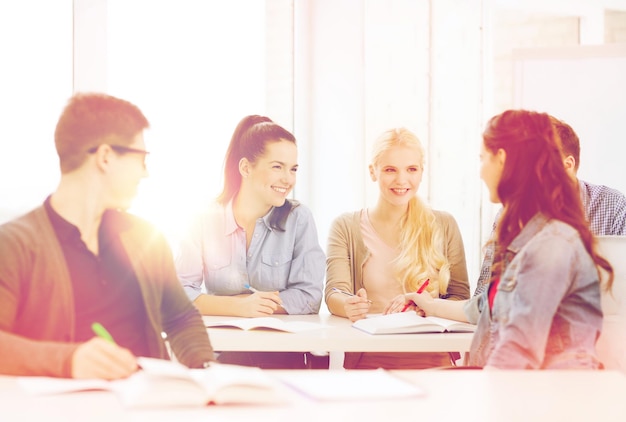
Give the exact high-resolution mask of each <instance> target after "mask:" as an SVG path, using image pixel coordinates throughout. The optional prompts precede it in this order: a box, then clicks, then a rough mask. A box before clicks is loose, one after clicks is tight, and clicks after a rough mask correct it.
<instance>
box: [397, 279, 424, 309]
mask: <svg viewBox="0 0 626 422" xmlns="http://www.w3.org/2000/svg"><path fill="white" fill-rule="evenodd" d="M428 283H430V279H429V278H427V279H426V281H425V282H423V283H422V285H421V286H420V288H419V289H417V292H415V293H417V294H420V293H422V292H423V291H424V289H425V288H426V287H428ZM411 302H412V301H411V300H409V301H408V302H407V303H406V305H404V308H402V310H401V311H400V312H404V311H406V310H407V309H409V306H411Z"/></svg>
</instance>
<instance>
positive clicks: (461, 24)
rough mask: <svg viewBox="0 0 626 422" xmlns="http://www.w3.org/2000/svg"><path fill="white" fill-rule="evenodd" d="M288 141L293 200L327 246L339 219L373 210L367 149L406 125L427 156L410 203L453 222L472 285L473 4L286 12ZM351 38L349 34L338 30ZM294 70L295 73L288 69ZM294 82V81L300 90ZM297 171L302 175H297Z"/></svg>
mask: <svg viewBox="0 0 626 422" xmlns="http://www.w3.org/2000/svg"><path fill="white" fill-rule="evenodd" d="M295 5H296V17H297V20H296V27H298V26H299V25H302V26H304V27H306V28H308V29H307V30H306V31H304V34H302V33H298V35H301V36H304V37H305V40H306V42H302V43H301V44H296V56H297V57H298V61H302V62H304V63H307V65H308V69H310V71H309V72H304V73H303V74H302V75H300V74H299V73H296V75H295V77H296V86H297V87H298V90H297V92H296V102H295V104H296V111H297V113H298V116H299V119H297V120H296V122H297V124H296V126H295V130H296V136H297V137H298V139H299V140H300V145H301V150H302V145H303V143H302V139H303V138H304V139H305V140H306V142H305V145H306V148H305V149H304V151H303V152H301V155H302V156H304V157H305V158H304V160H305V163H306V165H307V166H309V165H310V166H311V168H310V169H309V170H308V172H307V173H305V174H304V177H301V176H303V175H301V176H299V177H301V178H300V179H299V181H298V188H297V196H298V197H299V198H301V199H302V200H303V201H304V202H305V203H306V204H307V205H309V206H310V207H311V208H312V209H313V212H314V214H315V216H316V221H317V224H318V228H319V232H320V238H321V239H322V241H323V242H325V239H326V236H327V234H328V229H329V226H330V223H331V222H332V220H333V219H334V218H335V217H336V216H337V215H339V214H341V213H342V212H346V211H352V210H356V209H360V208H362V207H364V206H368V205H371V204H373V203H374V202H375V201H376V199H377V197H378V191H377V187H376V185H375V184H374V183H373V182H371V180H370V178H369V177H368V175H367V164H368V163H369V154H370V149H371V145H372V143H373V141H374V140H375V138H376V137H377V136H378V135H379V134H380V133H381V132H383V131H384V130H387V129H389V128H392V127H397V126H405V127H407V128H409V129H410V130H412V131H413V132H415V133H416V134H417V136H418V137H419V138H420V139H421V141H422V142H423V144H424V146H425V148H426V150H427V152H428V157H427V160H426V161H427V163H426V171H425V177H424V181H423V182H422V187H421V188H420V195H421V196H422V197H423V198H424V199H426V200H427V201H429V202H430V203H431V204H432V205H433V207H434V208H437V209H443V210H446V211H448V212H450V213H452V214H453V215H454V216H455V218H456V219H457V221H458V223H459V225H460V227H461V231H462V234H463V237H464V240H465V244H466V250H467V255H468V266H469V270H470V280H474V279H475V278H476V277H477V273H478V267H479V264H480V256H481V252H480V249H481V246H480V245H481V239H480V231H481V230H480V228H481V225H480V208H481V183H480V179H479V176H478V154H479V146H480V139H481V138H480V133H481V131H482V123H483V111H482V98H483V90H484V82H483V79H482V78H483V72H482V71H483V69H482V66H483V49H484V46H483V43H484V39H483V32H482V31H481V22H482V20H483V13H484V12H483V9H482V7H483V2H482V1H480V0H472V1H458V0H438V1H429V0H421V1H420V0H417V1H416V0H393V1H380V0H370V1H364V2H360V1H353V0H315V1H304V2H300V1H298V2H296V3H295ZM346 28H350V30H346ZM296 69H297V70H298V68H296ZM303 79H304V80H303ZM305 167H306V166H305Z"/></svg>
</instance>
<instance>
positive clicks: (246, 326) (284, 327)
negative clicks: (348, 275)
mask: <svg viewBox="0 0 626 422" xmlns="http://www.w3.org/2000/svg"><path fill="white" fill-rule="evenodd" d="M205 325H206V326H207V327H231V328H241V329H242V330H259V329H261V330H262V329H266V330H278V331H285V332H289V333H298V332H301V331H308V330H316V329H320V328H324V325H322V324H318V323H315V322H309V321H283V320H282V319H278V318H274V317H258V318H238V319H230V320H227V321H206V320H205Z"/></svg>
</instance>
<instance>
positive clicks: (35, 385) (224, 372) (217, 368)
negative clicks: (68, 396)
mask: <svg viewBox="0 0 626 422" xmlns="http://www.w3.org/2000/svg"><path fill="white" fill-rule="evenodd" d="M137 361H138V363H139V366H140V367H141V368H142V369H141V370H139V371H138V372H136V373H135V374H133V375H131V376H130V377H129V378H126V379H122V380H116V381H106V380H101V379H88V380H82V379H67V378H49V377H20V378H19V379H18V383H19V384H20V385H21V387H22V388H23V389H24V390H25V391H27V392H29V393H32V394H61V393H71V392H78V391H88V390H107V391H112V392H114V393H115V394H116V395H117V396H118V397H119V399H120V401H121V402H122V404H123V405H125V406H126V407H130V408H145V407H169V406H204V405H207V404H210V403H214V404H272V403H284V402H285V401H288V399H287V397H285V396H284V394H280V392H279V389H278V387H279V386H280V383H278V382H277V381H276V380H275V379H274V378H272V377H270V376H269V375H268V374H267V373H265V372H263V371H262V370H261V369H259V368H255V367H248V366H238V365H224V364H218V363H214V364H211V366H210V367H209V368H207V369H189V368H187V367H186V366H184V365H181V364H179V363H177V362H174V361H169V360H161V359H152V358H138V359H137Z"/></svg>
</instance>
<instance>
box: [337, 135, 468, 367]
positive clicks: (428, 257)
mask: <svg viewBox="0 0 626 422" xmlns="http://www.w3.org/2000/svg"><path fill="white" fill-rule="evenodd" d="M423 171H424V149H423V147H422V145H421V143H420V142H419V140H418V139H417V137H416V136H415V135H414V134H413V133H412V132H410V131H409V130H407V129H404V128H399V129H392V130H389V131H387V132H385V133H383V134H382V135H381V136H380V137H379V138H378V139H377V140H376V142H375V145H374V150H373V154H372V161H371V164H370V166H369V173H370V177H371V179H372V181H373V182H375V183H377V184H378V187H379V190H380V193H379V197H378V201H377V203H376V205H375V206H373V207H370V208H364V209H362V210H359V211H356V212H350V213H346V214H343V215H341V216H339V217H338V218H337V219H335V221H334V222H333V224H332V226H331V231H330V235H329V239H328V248H327V261H326V288H325V300H326V304H327V305H328V309H329V310H330V312H331V313H332V314H334V315H338V316H342V317H345V318H349V319H350V320H351V321H357V320H359V319H361V318H365V317H366V315H367V314H368V313H382V312H399V311H400V310H401V309H395V308H393V309H388V308H389V305H390V304H391V303H392V302H393V300H394V298H396V297H397V296H398V295H403V294H405V293H409V292H415V291H416V290H418V289H419V288H420V287H421V286H422V285H423V284H424V283H425V281H426V280H429V283H428V285H427V286H426V291H428V292H429V293H430V294H431V295H432V296H433V297H439V298H446V299H451V300H462V299H467V298H469V283H468V277H467V266H466V263H465V251H464V248H463V240H462V238H461V233H460V231H459V228H458V225H457V223H456V221H455V219H454V217H452V215H450V214H448V213H446V212H443V211H436V210H432V209H431V208H430V207H429V206H428V205H427V204H425V203H424V202H423V201H422V200H421V199H420V198H419V197H418V196H417V190H418V188H419V185H420V182H421V180H422V174H423ZM341 292H344V293H349V294H350V295H348V294H342V293H341ZM413 309H414V308H413ZM442 365H450V356H449V354H448V353H346V359H345V363H344V366H345V367H346V368H363V369H367V368H378V367H382V368H428V367H434V366H442Z"/></svg>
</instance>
